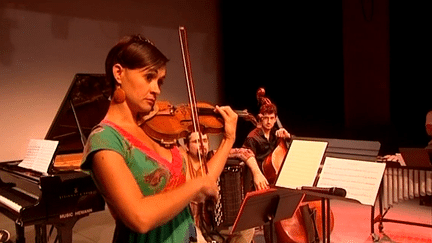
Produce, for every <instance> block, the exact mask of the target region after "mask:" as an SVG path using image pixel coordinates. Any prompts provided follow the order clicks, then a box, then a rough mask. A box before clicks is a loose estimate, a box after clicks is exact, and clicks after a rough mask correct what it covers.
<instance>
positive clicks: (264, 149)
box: [243, 103, 291, 189]
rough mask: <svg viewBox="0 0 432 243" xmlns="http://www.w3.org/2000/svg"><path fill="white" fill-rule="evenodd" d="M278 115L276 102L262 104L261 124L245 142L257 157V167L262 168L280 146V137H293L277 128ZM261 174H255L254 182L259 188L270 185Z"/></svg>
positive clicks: (245, 146)
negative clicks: (268, 157) (264, 162)
mask: <svg viewBox="0 0 432 243" xmlns="http://www.w3.org/2000/svg"><path fill="white" fill-rule="evenodd" d="M276 117H277V108H276V106H275V105H274V104H272V103H270V104H264V105H262V106H261V108H260V112H259V115H258V118H259V122H260V125H259V126H257V127H256V128H255V129H254V130H252V131H251V132H250V133H249V134H248V136H247V138H246V140H245V142H244V143H243V147H244V148H248V149H250V150H252V152H253V153H254V156H255V158H256V162H257V167H258V168H261V169H262V163H263V161H264V160H265V159H266V158H267V156H269V155H271V153H272V152H273V150H274V149H275V148H276V147H277V146H278V142H279V138H283V139H285V140H288V139H290V138H291V134H290V133H289V132H288V131H287V130H286V129H285V128H277V127H276V126H275V123H276ZM257 175H258V174H257ZM261 176H262V174H261ZM261 176H257V178H255V175H254V182H255V186H256V187H257V189H261V188H266V187H268V185H269V183H268V181H267V179H266V178H265V177H263V176H262V177H261Z"/></svg>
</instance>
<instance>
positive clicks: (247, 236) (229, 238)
mask: <svg viewBox="0 0 432 243" xmlns="http://www.w3.org/2000/svg"><path fill="white" fill-rule="evenodd" d="M201 136H202V141H203V144H202V146H201V145H200V142H199V134H198V132H192V133H190V134H189V135H188V136H187V137H186V138H185V140H184V144H185V149H181V151H182V152H183V154H184V157H185V160H186V164H187V173H186V178H187V180H191V179H194V178H197V177H200V176H202V175H203V171H202V170H201V168H200V161H199V157H198V154H200V155H201V157H202V158H207V159H210V158H211V157H212V156H213V154H214V153H215V151H209V139H208V136H207V134H202V135H201ZM229 158H237V159H241V160H242V161H245V163H246V164H249V163H255V164H256V162H255V158H254V157H253V156H252V152H251V151H250V150H248V149H244V148H240V149H238V148H236V149H231V151H230V155H229ZM191 210H192V214H193V217H194V219H195V224H196V226H197V239H198V243H204V242H212V241H215V242H218V243H220V242H227V243H249V242H252V240H253V236H254V232H255V231H254V229H249V230H244V231H242V232H239V233H235V234H233V235H229V234H228V229H221V230H220V231H218V230H217V229H209V227H208V225H205V224H208V222H204V221H203V217H204V216H203V215H202V211H201V208H200V204H199V202H195V201H192V202H191ZM212 216H214V215H212ZM213 218H214V217H213Z"/></svg>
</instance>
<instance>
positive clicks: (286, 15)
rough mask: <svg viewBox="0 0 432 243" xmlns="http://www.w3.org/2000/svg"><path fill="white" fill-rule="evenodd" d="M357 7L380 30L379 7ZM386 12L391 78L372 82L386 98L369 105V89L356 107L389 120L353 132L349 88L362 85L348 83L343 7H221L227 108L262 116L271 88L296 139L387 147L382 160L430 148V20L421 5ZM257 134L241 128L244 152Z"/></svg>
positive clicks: (391, 5)
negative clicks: (403, 150)
mask: <svg viewBox="0 0 432 243" xmlns="http://www.w3.org/2000/svg"><path fill="white" fill-rule="evenodd" d="M346 2H347V1H346ZM353 2H355V3H356V4H357V3H360V4H361V6H363V7H364V9H363V18H364V22H365V23H366V24H369V23H368V22H370V23H372V24H373V20H374V18H377V16H376V15H377V14H378V13H377V10H376V9H374V6H375V4H376V3H375V2H374V1H353ZM387 7H388V8H389V9H388V12H389V14H388V16H386V17H388V19H389V33H388V34H383V35H384V36H385V37H387V36H386V35H388V37H387V38H388V39H389V41H388V48H389V52H390V57H389V61H388V62H389V67H390V68H389V71H390V73H389V74H388V78H387V80H386V79H384V80H382V81H381V80H379V79H378V80H373V82H374V83H376V85H378V86H380V85H381V84H380V83H379V82H382V84H383V85H382V86H383V87H384V89H385V91H386V92H383V94H382V95H380V94H379V93H378V94H376V93H374V91H373V90H370V92H371V94H372V95H374V96H376V97H378V98H376V97H375V99H372V100H370V99H369V97H368V95H367V93H368V92H369V91H368V90H367V89H368V88H366V95H365V96H366V97H364V96H359V97H355V99H356V100H355V101H356V102H359V103H360V104H361V103H364V104H365V105H364V107H365V109H367V108H368V107H375V104H374V103H371V102H377V101H378V102H377V104H380V103H381V102H382V103H389V106H383V107H384V108H383V109H381V108H379V107H378V108H377V109H378V112H381V110H382V112H383V114H389V118H388V119H382V118H378V119H376V120H375V119H373V118H372V119H369V120H367V121H366V122H363V123H362V122H357V123H356V122H354V123H352V122H351V123H350V124H347V121H349V120H350V119H352V117H348V114H347V111H349V110H346V109H350V107H349V106H347V103H346V97H345V94H344V92H345V86H346V85H349V84H350V82H358V80H349V79H347V78H344V48H343V47H344V44H347V43H344V41H343V28H342V26H343V11H350V10H344V8H345V7H344V5H343V3H342V1H316V2H314V3H311V2H309V1H290V2H288V3H287V2H284V3H282V2H281V3H279V4H271V5H266V4H263V3H260V2H257V3H256V4H248V5H232V4H231V3H230V1H222V4H221V14H222V15H221V16H222V18H221V19H222V36H223V53H224V54H223V68H224V69H223V70H224V73H223V80H224V81H225V83H224V96H223V99H224V101H225V102H226V103H227V104H230V105H231V106H233V107H234V108H236V109H244V108H247V109H248V110H249V111H250V112H252V113H254V114H256V113H257V111H258V109H259V107H258V104H257V101H256V96H255V95H256V91H257V89H258V88H259V87H264V88H265V90H266V95H267V97H269V98H270V99H271V100H272V102H273V103H275V104H276V105H277V106H278V111H279V117H280V120H281V122H282V123H283V126H284V127H285V128H286V129H287V130H288V131H289V132H290V133H292V134H294V135H297V136H306V137H327V138H345V139H360V140H374V141H380V142H381V145H382V147H381V148H382V149H381V153H383V154H386V153H393V152H397V148H398V147H403V146H412V147H424V146H426V144H427V142H428V141H429V140H428V138H427V135H426V133H425V129H424V120H425V114H426V112H427V110H428V109H430V108H432V106H431V105H432V101H431V95H430V94H431V90H432V80H431V78H430V75H429V73H430V68H429V67H430V61H429V58H430V48H429V45H428V43H430V40H431V38H430V37H429V35H428V34H427V33H428V32H429V31H428V29H430V27H431V26H430V23H431V21H430V20H431V19H430V17H429V16H430V15H428V14H426V7H425V6H423V5H418V4H414V3H410V4H407V3H406V2H404V3H401V2H399V1H397V2H391V3H389V4H388V6H387ZM375 8H376V7H375ZM348 14H350V13H348ZM378 38H379V37H378ZM372 58H373V57H372ZM367 71H368V72H371V71H370V70H367ZM372 75H373V71H372ZM377 75H379V73H377ZM373 88H374V87H372V86H371V88H370V89H373ZM351 92H353V91H351ZM354 92H355V91H354ZM379 109H381V110H379ZM363 112H365V111H363ZM366 112H367V111H366ZM252 128H253V126H252V125H251V124H250V123H248V122H243V121H240V123H239V131H238V139H237V146H241V143H242V141H243V139H244V138H245V136H246V135H247V133H248V132H249V131H250V129H252Z"/></svg>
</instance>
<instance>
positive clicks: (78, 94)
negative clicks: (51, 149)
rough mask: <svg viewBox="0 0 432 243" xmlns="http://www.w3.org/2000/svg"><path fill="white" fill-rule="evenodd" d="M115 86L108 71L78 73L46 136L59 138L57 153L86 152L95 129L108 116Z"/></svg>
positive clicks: (53, 138)
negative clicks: (111, 82)
mask: <svg viewBox="0 0 432 243" xmlns="http://www.w3.org/2000/svg"><path fill="white" fill-rule="evenodd" d="M110 94H111V87H110V84H109V82H108V81H106V79H105V75H104V74H76V75H75V77H74V79H73V81H72V84H71V85H70V87H69V90H68V91H67V93H66V95H65V97H64V99H63V102H62V103H61V105H60V108H59V110H58V111H57V114H56V116H55V118H54V121H53V122H52V123H51V126H50V128H49V130H48V133H47V135H46V136H45V139H47V140H57V141H59V145H58V148H57V151H56V153H57V154H68V153H76V152H82V151H83V149H84V144H85V141H86V139H87V137H88V136H89V134H90V132H91V129H92V128H93V127H94V126H95V125H97V124H98V123H99V122H100V121H101V120H102V119H103V117H104V116H105V113H106V112H107V110H108V106H109V103H110V101H109V96H110Z"/></svg>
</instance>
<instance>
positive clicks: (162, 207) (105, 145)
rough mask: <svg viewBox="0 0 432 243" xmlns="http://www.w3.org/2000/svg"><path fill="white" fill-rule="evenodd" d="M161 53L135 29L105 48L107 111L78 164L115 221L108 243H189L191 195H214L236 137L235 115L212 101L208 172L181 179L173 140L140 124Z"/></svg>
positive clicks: (159, 75)
mask: <svg viewBox="0 0 432 243" xmlns="http://www.w3.org/2000/svg"><path fill="white" fill-rule="evenodd" d="M167 61H168V59H167V58H166V57H165V56H164V55H163V54H162V53H161V52H160V51H159V50H158V49H157V48H156V47H155V46H154V44H153V43H151V42H150V41H148V40H147V39H145V38H143V37H141V36H139V35H138V36H128V37H125V38H123V39H122V40H121V41H120V42H119V43H118V44H117V45H115V46H114V47H113V48H112V49H111V51H110V52H109V54H108V57H107V59H106V64H105V69H106V76H107V79H108V80H109V81H110V82H111V85H112V87H113V88H114V91H113V94H112V100H111V103H110V106H109V108H108V111H107V114H106V116H105V118H104V120H103V121H101V123H100V124H99V125H98V126H97V127H95V129H93V131H92V133H91V134H90V136H89V138H88V141H87V144H86V147H85V150H84V158H83V164H82V165H81V168H82V169H83V170H87V171H89V172H90V173H91V175H92V178H93V180H94V181H95V184H96V185H97V187H98V189H99V191H100V193H101V194H102V195H103V197H104V199H105V201H106V203H107V205H108V208H109V209H110V211H111V214H112V216H113V218H114V219H115V222H116V228H115V232H114V237H113V242H119V243H120V242H121V243H123V242H167V243H168V242H171V243H177V242H190V239H191V237H192V238H195V237H196V231H195V226H194V222H193V218H192V215H191V213H190V210H189V204H190V202H191V201H200V200H202V198H205V197H207V196H216V195H217V190H218V189H217V178H218V177H219V175H220V173H221V171H222V170H223V168H224V165H225V162H226V160H227V158H228V155H229V151H230V149H231V148H232V146H233V144H234V141H235V134H236V125H237V114H236V113H235V112H234V111H233V110H232V109H231V108H230V107H218V106H217V107H216V108H215V111H216V112H217V113H219V114H220V115H221V116H222V117H223V120H224V131H223V133H224V138H223V140H222V142H221V144H220V146H219V148H218V150H217V152H216V153H215V154H214V155H213V157H212V158H211V159H210V160H209V161H208V168H209V173H208V174H207V175H204V176H201V177H197V178H194V179H192V180H189V181H186V174H185V171H186V170H185V166H186V165H185V164H184V161H183V160H182V157H181V154H180V151H179V149H178V147H177V146H173V147H171V148H167V147H165V146H163V145H161V144H160V143H159V142H157V141H156V140H154V139H153V138H152V137H150V136H149V135H148V134H147V133H145V132H144V130H143V129H142V128H141V125H142V124H141V123H142V122H144V123H146V122H148V121H142V119H141V118H140V117H143V116H144V115H146V114H148V113H149V112H150V111H151V110H152V109H153V106H154V104H155V101H156V99H157V98H158V96H159V95H160V93H161V85H162V83H163V82H164V79H165V74H166V63H167Z"/></svg>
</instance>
